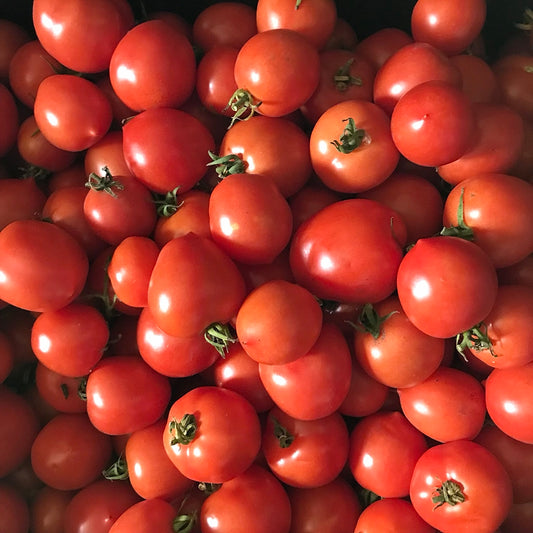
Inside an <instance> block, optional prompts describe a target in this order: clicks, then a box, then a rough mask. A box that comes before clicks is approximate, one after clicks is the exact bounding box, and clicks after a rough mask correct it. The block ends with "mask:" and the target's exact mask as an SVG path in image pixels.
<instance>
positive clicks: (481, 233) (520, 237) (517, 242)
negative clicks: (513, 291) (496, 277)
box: [443, 173, 533, 268]
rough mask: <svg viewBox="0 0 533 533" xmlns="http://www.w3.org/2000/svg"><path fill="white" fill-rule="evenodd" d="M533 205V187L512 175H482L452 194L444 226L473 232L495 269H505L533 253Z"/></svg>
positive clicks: (475, 239) (462, 181)
mask: <svg viewBox="0 0 533 533" xmlns="http://www.w3.org/2000/svg"><path fill="white" fill-rule="evenodd" d="M532 204H533V184H531V183H528V182H527V181H524V180H522V179H520V178H517V177H515V176H511V175H509V174H498V173H480V174H476V175H473V176H471V177H470V178H466V179H464V180H461V181H460V182H459V183H458V184H457V185H455V187H454V188H453V189H452V190H451V191H450V193H449V194H448V196H447V198H446V201H445V203H444V212H443V223H444V226H446V227H455V228H457V230H458V232H459V235H461V232H463V231H471V232H472V233H473V237H474V242H475V243H476V244H477V245H478V246H479V247H480V248H481V249H482V250H484V251H485V252H486V253H487V254H488V256H489V257H490V259H491V260H492V262H493V264H494V265H495V267H496V268H503V267H507V266H511V265H513V264H515V263H517V262H518V261H521V260H522V259H525V258H526V257H528V256H529V255H531V253H533V231H531V227H532V225H533V211H532V209H531V205H532ZM468 228H469V229H470V230H469V229H468Z"/></svg>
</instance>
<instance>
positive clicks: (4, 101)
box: [0, 83, 19, 157]
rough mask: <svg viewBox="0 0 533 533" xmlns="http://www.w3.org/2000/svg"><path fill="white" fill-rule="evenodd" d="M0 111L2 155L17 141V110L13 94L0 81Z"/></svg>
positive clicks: (0, 153)
mask: <svg viewBox="0 0 533 533" xmlns="http://www.w3.org/2000/svg"><path fill="white" fill-rule="evenodd" d="M0 112H1V113H2V118H3V121H2V127H1V128H0V157H3V156H5V155H6V154H7V153H8V152H9V150H11V148H13V146H14V145H15V143H16V141H17V132H18V129H19V112H18V109H17V104H16V103H15V98H14V96H13V94H12V93H11V91H10V90H9V89H8V88H7V87H6V86H5V85H3V84H2V83H0Z"/></svg>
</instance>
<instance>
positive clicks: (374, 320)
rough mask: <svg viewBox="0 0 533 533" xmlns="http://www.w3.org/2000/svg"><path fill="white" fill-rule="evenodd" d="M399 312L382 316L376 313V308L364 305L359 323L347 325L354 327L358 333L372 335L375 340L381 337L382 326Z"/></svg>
mask: <svg viewBox="0 0 533 533" xmlns="http://www.w3.org/2000/svg"><path fill="white" fill-rule="evenodd" d="M397 312H398V311H396V310H394V311H391V312H390V313H387V314H386V315H383V316H380V315H379V314H378V312H377V311H376V309H375V307H374V306H373V305H372V304H370V303H368V304H365V305H363V307H362V309H361V311H360V313H359V317H358V319H357V323H355V322H350V321H349V320H348V321H347V323H348V324H349V325H350V326H352V327H353V328H354V329H355V330H356V331H359V332H360V333H370V335H372V337H374V339H377V338H379V336H380V335H381V325H382V324H383V322H385V320H387V319H389V318H390V317H391V316H392V315H394V314H396V313H397Z"/></svg>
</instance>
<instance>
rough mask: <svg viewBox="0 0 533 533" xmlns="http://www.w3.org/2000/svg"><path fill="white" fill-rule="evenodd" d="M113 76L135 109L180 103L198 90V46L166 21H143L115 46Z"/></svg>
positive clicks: (119, 91)
mask: <svg viewBox="0 0 533 533" xmlns="http://www.w3.org/2000/svg"><path fill="white" fill-rule="evenodd" d="M178 65H179V67H178V71H177V70H176V67H177V66H178ZM178 74H179V75H178ZM109 79H110V81H111V85H112V87H113V90H114V91H115V93H116V94H117V96H118V97H119V98H120V100H122V102H124V103H125V104H126V105H127V106H128V107H129V108H130V109H133V110H134V111H142V110H144V109H148V108H151V107H179V106H180V105H182V104H184V103H185V102H186V100H187V99H188V98H189V97H190V96H191V94H192V92H193V90H194V84H195V81H196V60H195V57H194V50H193V48H192V45H191V43H190V41H189V39H187V37H186V36H185V35H184V34H183V33H182V32H181V31H178V30H177V29H176V28H175V27H173V26H172V25H170V24H167V23H166V22H165V21H163V20H148V21H145V22H141V23H140V24H137V25H136V26H135V27H134V28H132V29H131V30H130V31H129V32H128V33H126V35H124V37H123V38H122V39H121V40H120V42H119V43H118V44H117V45H116V47H115V49H114V50H113V55H112V56H111V60H110V63H109Z"/></svg>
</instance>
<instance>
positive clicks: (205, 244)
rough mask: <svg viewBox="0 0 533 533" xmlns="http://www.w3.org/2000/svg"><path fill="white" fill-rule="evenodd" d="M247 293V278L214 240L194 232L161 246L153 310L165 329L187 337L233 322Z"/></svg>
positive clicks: (150, 296) (152, 289) (153, 279)
mask: <svg viewBox="0 0 533 533" xmlns="http://www.w3.org/2000/svg"><path fill="white" fill-rule="evenodd" d="M245 293H246V287H245V284H244V280H243V277H242V275H241V273H240V272H239V269H238V268H237V266H236V265H235V263H234V262H233V261H232V260H231V259H230V258H229V256H228V255H226V253H225V252H223V251H222V250H221V249H220V248H219V247H218V246H217V245H216V244H215V243H214V242H213V241H211V240H210V239H206V238H204V237H198V236H197V235H195V234H194V233H189V234H187V235H183V236H181V237H176V238H175V239H172V240H171V241H169V242H168V243H167V244H165V246H163V248H161V251H160V252H159V256H158V258H157V261H156V264H155V267H154V269H153V271H152V276H151V278H150V284H149V287H148V307H149V308H150V311H151V312H152V314H153V316H154V319H155V321H156V324H157V325H158V326H159V327H160V328H161V329H162V330H163V331H165V332H166V333H168V334H169V335H175V336H177V337H187V336H192V335H197V334H200V333H202V332H203V331H204V330H205V329H206V328H207V327H208V326H210V325H211V324H213V323H215V322H228V321H229V320H231V319H232V318H233V317H234V316H235V315H236V314H237V311H238V310H239V307H240V305H241V303H242V301H243V300H244V297H245Z"/></svg>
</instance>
